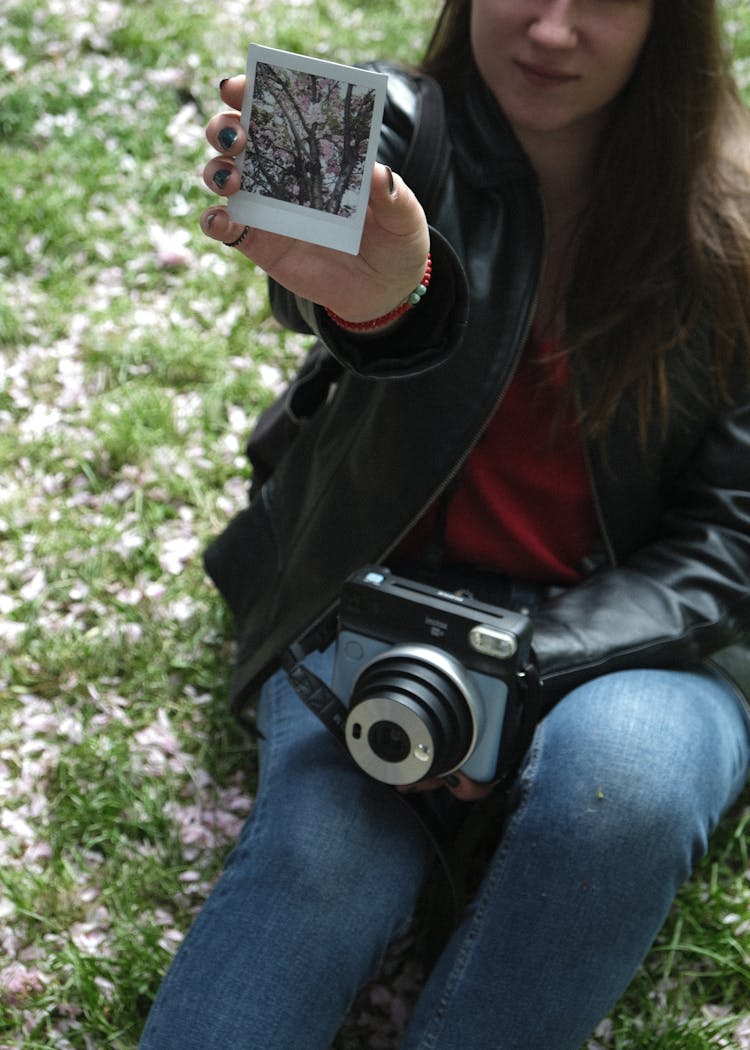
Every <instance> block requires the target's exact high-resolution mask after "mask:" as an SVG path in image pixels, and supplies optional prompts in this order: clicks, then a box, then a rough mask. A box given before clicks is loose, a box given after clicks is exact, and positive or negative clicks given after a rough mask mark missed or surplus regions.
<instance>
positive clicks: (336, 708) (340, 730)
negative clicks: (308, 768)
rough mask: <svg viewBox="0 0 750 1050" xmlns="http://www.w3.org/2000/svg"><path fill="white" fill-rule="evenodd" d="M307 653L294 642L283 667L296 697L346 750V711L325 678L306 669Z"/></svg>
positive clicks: (284, 659) (283, 659)
mask: <svg viewBox="0 0 750 1050" xmlns="http://www.w3.org/2000/svg"><path fill="white" fill-rule="evenodd" d="M307 653H308V650H307V649H306V648H305V646H304V645H303V644H301V643H300V642H295V644H294V645H290V646H289V648H288V649H287V650H286V652H285V653H284V655H283V657H282V659H281V666H282V667H283V669H284V671H286V674H287V677H288V678H289V681H290V682H291V684H292V686H293V688H294V691H295V692H296V694H297V696H298V697H299V698H300V699H301V700H302V702H303V703H304V704H305V706H306V707H309V709H310V710H311V711H312V713H313V714H314V715H317V717H318V718H319V719H320V721H321V722H322V723H323V725H324V726H325V727H326V728H327V729H329V730H330V731H331V733H333V735H334V736H335V737H336V739H337V740H338V742H339V743H340V744H341V746H342V747H344V748H346V743H345V739H344V724H345V722H346V708H345V707H344V705H343V703H342V702H341V700H339V698H338V697H337V696H336V694H335V693H334V691H333V690H332V689H331V688H329V686H327V685H326V683H325V682H324V681H323V679H322V678H318V676H317V675H316V674H315V673H314V672H313V671H311V670H310V668H309V667H305V665H304V664H303V663H302V661H303V659H304V658H305V656H307Z"/></svg>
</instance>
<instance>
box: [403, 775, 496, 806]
mask: <svg viewBox="0 0 750 1050" xmlns="http://www.w3.org/2000/svg"><path fill="white" fill-rule="evenodd" d="M440 787H445V788H448V790H449V791H450V793H451V795H453V796H454V798H457V799H460V801H461V802H478V801H479V799H480V798H486V797H487V795H489V794H490V792H491V791H492V788H493V787H494V784H480V783H479V782H478V781H476V780H469V778H468V777H467V776H465V775H464V774H463V773H451V774H449V775H448V776H447V777H434V778H433V779H431V780H420V781H419V782H418V783H416V784H407V785H405V786H404V787H399V788H397V789H396V790H397V791H400V792H402V793H403V794H407V793H409V792H411V791H435V790H436V789H437V788H440Z"/></svg>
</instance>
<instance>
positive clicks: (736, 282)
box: [423, 0, 750, 440]
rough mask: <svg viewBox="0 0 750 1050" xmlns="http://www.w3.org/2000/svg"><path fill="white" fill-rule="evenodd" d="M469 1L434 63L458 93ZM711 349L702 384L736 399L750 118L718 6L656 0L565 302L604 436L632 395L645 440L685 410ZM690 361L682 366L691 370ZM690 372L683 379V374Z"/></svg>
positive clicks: (748, 223)
mask: <svg viewBox="0 0 750 1050" xmlns="http://www.w3.org/2000/svg"><path fill="white" fill-rule="evenodd" d="M470 12H471V0H445V4H444V7H443V10H442V12H441V15H440V17H439V19H438V22H437V24H436V28H435V31H434V33H433V36H432V40H431V41H430V44H429V46H428V49H427V53H426V56H425V60H424V62H423V69H424V70H425V71H426V72H428V73H431V74H432V75H433V76H434V77H436V79H438V80H439V81H440V82H441V83H442V84H443V85H444V86H445V87H446V88H447V89H449V90H450V89H451V88H460V86H461V79H462V78H463V77H464V76H466V75H468V71H469V70H470V69H471V67H472V60H471V44H470V28H469V27H470ZM698 331H703V332H706V333H708V332H710V335H706V336H704V337H703V338H704V340H706V339H707V340H708V345H709V347H710V352H709V354H708V356H707V359H706V360H704V361H703V362H702V368H701V367H698V365H699V364H700V363H699V362H697V363H696V367H695V370H694V373H693V376H692V378H693V380H694V384H695V385H696V387H698V385H699V386H700V389H701V390H702V392H703V393H704V394H706V395H709V394H710V396H712V397H714V398H715V399H716V400H717V401H721V400H729V399H730V394H731V386H732V381H731V378H730V376H731V373H732V369H733V366H734V365H735V363H736V361H737V355H738V353H740V354H744V355H745V357H746V361H747V362H748V367H749V368H750V117H749V116H748V112H747V110H746V108H745V107H744V106H743V105H742V103H741V101H740V99H739V96H738V94H737V91H736V88H735V86H734V83H733V81H732V77H731V73H730V58H729V54H728V49H727V47H726V45H725V41H724V36H723V32H722V25H721V17H720V13H719V9H718V3H717V0H654V16H653V22H652V26H651V30H650V33H649V36H648V39H647V41H646V44H645V45H644V49H643V51H642V53H641V55H640V58H639V61H638V64H637V66H636V69H635V71H634V74H633V77H632V79H631V81H630V84H629V85H628V87H627V88H626V90H625V91H624V92H623V94H622V96H621V97H620V99H619V101H618V104H617V106H616V108H615V110H614V111H613V115H612V118H611V122H610V124H609V126H608V129H607V131H606V133H605V136H604V138H603V141H602V145H601V149H600V156H599V158H598V163H597V167H596V175H595V179H594V183H593V186H592V192H591V197H590V203H589V206H588V209H587V212H586V214H585V216H584V219H583V222H582V227H581V230H580V235H579V240H578V249H577V253H576V262H575V265H574V267H573V275H572V279H571V283H570V287H569V290H568V293H567V298H566V335H565V342H566V347H567V352H568V353H569V355H570V358H571V361H572V364H573V374H574V376H576V377H577V379H578V385H579V386H580V384H581V383H583V382H585V379H584V377H586V376H587V375H593V376H595V377H596V381H595V387H594V389H593V390H591V389H589V390H588V396H587V398H586V404H585V405H584V406H583V407H582V409H581V417H582V422H583V423H584V425H585V427H586V429H587V431H588V432H589V433H591V434H594V433H597V432H601V431H602V430H603V429H604V427H605V424H606V423H607V422H608V421H609V420H610V419H611V417H612V415H613V414H614V412H615V410H616V409H617V407H618V405H619V404H620V403H621V402H622V401H623V398H624V397H626V396H627V395H630V396H633V397H635V400H636V404H637V415H638V426H639V432H640V435H641V438H642V439H644V440H645V436H646V433H647V430H648V427H649V422H650V421H652V420H653V418H654V413H656V418H658V419H659V420H660V422H661V424H662V426H664V425H665V424H666V421H667V419H668V418H669V416H670V413H674V412H678V411H679V408H680V406H679V405H677V404H676V403H675V399H674V397H673V391H672V390H671V389H670V384H669V381H668V368H669V365H670V362H671V360H672V358H673V356H674V353H676V352H678V351H679V349H680V348H681V347H682V346H684V344H685V341H686V339H687V338H688V337H691V336H693V337H694V336H695V334H696V332H698ZM681 364H682V365H684V362H682V363H681ZM684 378H685V377H684V376H683V379H684Z"/></svg>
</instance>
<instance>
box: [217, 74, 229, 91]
mask: <svg viewBox="0 0 750 1050" xmlns="http://www.w3.org/2000/svg"><path fill="white" fill-rule="evenodd" d="M228 80H229V77H222V78H221V80H220V81H219V91H221V89H222V88H223V87H224V85H225V84H226V82H227V81H228Z"/></svg>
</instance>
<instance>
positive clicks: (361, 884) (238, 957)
mask: <svg viewBox="0 0 750 1050" xmlns="http://www.w3.org/2000/svg"><path fill="white" fill-rule="evenodd" d="M308 662H309V663H310V664H311V665H312V666H313V669H314V670H316V672H317V673H318V674H321V675H323V676H327V675H328V674H329V671H330V665H331V662H332V655H331V653H330V652H329V653H327V654H323V655H322V656H321V655H320V654H315V655H314V656H313V657H311V658H310V659H309V661H308ZM259 727H260V729H261V731H262V732H263V734H264V736H265V740H264V741H263V742H262V743H261V753H260V765H261V779H260V784H259V788H258V796H257V801H256V803H255V806H254V808H253V812H252V814H251V817H250V819H249V820H248V822H247V824H246V826H245V829H244V831H243V833H242V836H241V838H240V841H239V843H238V845H237V847H236V848H235V850H234V852H233V853H232V854H231V856H230V857H229V860H228V862H227V865H226V869H225V871H224V873H223V875H222V877H221V879H220V880H219V882H218V884H217V886H216V888H215V889H214V891H213V893H212V895H211V896H210V898H209V899H208V901H207V902H206V904H205V905H204V907H203V909H202V910H201V912H200V914H199V916H198V918H197V919H196V921H195V923H194V925H193V927H192V928H191V930H190V931H189V933H188V935H187V937H186V939H185V941H184V943H183V944H182V946H181V947H180V949H179V951H178V953H177V956H176V958H175V960H174V962H173V964H172V967H171V969H170V971H169V973H168V974H167V977H166V978H165V980H164V983H163V985H162V987H161V989H160V991H159V994H158V996H157V998H156V1001H155V1003H154V1006H153V1008H152V1011H151V1015H150V1017H149V1020H148V1023H147V1025H146V1029H145V1031H144V1034H143V1037H142V1042H141V1050H175V1048H176V1047H179V1050H229V1048H231V1050H301V1048H303V1047H304V1050H318V1048H319V1050H325V1048H327V1047H328V1046H329V1045H330V1042H331V1040H332V1039H333V1037H334V1035H335V1033H336V1031H337V1030H338V1028H339V1026H340V1025H341V1023H342V1021H343V1019H344V1017H345V1015H346V1013H347V1011H348V1009H349V1006H350V1004H351V1002H352V1000H353V998H354V996H355V995H356V993H357V991H358V990H359V988H360V986H361V985H362V984H363V983H364V982H365V981H366V980H367V979H368V978H370V977H372V976H373V975H374V974H375V973H376V972H377V970H378V968H379V965H380V962H381V960H382V957H383V954H384V952H385V950H386V948H387V946H388V943H389V941H391V940H392V939H393V937H394V936H396V935H398V934H399V933H400V932H403V931H404V930H405V928H406V926H407V924H408V923H409V921H410V919H411V915H412V910H413V907H414V903H415V901H416V898H417V896H418V894H419V890H420V886H421V883H422V881H423V879H424V876H425V874H426V870H427V866H428V862H429V850H428V847H427V844H426V838H425V836H424V835H423V833H422V832H421V830H420V828H419V827H418V825H417V823H416V821H415V820H414V817H413V815H412V814H411V812H409V810H408V809H407V807H406V806H405V804H404V803H403V802H402V801H401V800H400V799H399V798H397V797H396V796H395V794H394V793H393V791H392V790H391V789H388V788H384V787H383V786H382V785H380V784H377V783H375V782H374V781H372V780H370V779H369V778H367V777H366V776H364V775H363V774H362V773H361V772H360V771H359V770H358V769H357V768H356V767H355V766H354V763H353V762H352V760H351V759H350V758H349V757H348V756H347V755H346V754H345V753H344V751H343V750H342V749H341V748H340V746H339V745H338V744H337V743H336V741H335V740H334V738H333V737H332V736H331V734H330V733H329V732H328V730H327V729H325V728H324V727H323V726H322V725H321V724H320V723H319V722H318V720H317V719H316V718H315V716H314V715H312V714H310V712H309V711H308V710H307V709H306V708H305V707H304V705H303V704H302V701H301V700H299V698H298V697H297V696H296V695H295V694H294V693H293V692H292V690H291V688H290V687H289V685H288V683H287V680H286V677H285V676H284V675H282V674H279V675H277V676H275V677H274V679H272V680H271V682H269V684H268V685H267V686H266V687H265V688H264V690H263V696H262V698H261V704H260V710H259Z"/></svg>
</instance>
